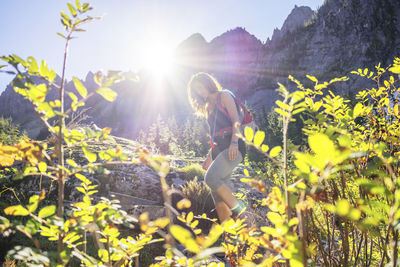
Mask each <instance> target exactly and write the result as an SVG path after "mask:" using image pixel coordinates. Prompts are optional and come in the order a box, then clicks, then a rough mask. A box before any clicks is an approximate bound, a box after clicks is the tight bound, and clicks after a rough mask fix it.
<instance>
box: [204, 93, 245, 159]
mask: <svg viewBox="0 0 400 267" xmlns="http://www.w3.org/2000/svg"><path fill="white" fill-rule="evenodd" d="M224 90H225V89H224ZM220 92H221V91H220ZM220 92H218V96H217V99H218V97H221V94H220ZM217 109H218V106H217V103H215V107H214V110H213V111H212V112H211V114H210V115H209V116H208V118H207V122H208V125H209V126H210V136H212V134H213V128H214V121H215V131H214V133H216V132H218V131H219V130H221V129H222V128H226V127H229V126H232V122H231V119H230V118H229V117H227V116H226V115H225V114H224V113H223V112H222V111H221V110H218V112H217ZM231 138H232V131H226V132H224V133H223V136H214V141H215V142H216V143H217V145H216V148H215V149H216V152H214V151H213V153H212V159H213V160H214V159H215V158H216V157H217V155H218V154H219V153H220V152H221V151H222V150H224V149H226V148H228V147H229V145H230V142H231ZM238 145H239V146H238V149H239V151H240V152H241V153H242V156H243V159H244V156H245V154H246V144H245V142H244V141H243V140H242V139H241V138H239V139H238ZM213 150H214V148H213Z"/></svg>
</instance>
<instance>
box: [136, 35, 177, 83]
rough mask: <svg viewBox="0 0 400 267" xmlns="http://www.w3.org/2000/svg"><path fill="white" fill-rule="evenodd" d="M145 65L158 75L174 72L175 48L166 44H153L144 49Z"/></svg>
mask: <svg viewBox="0 0 400 267" xmlns="http://www.w3.org/2000/svg"><path fill="white" fill-rule="evenodd" d="M142 62H143V65H144V67H145V68H146V69H147V70H149V71H150V72H152V73H153V74H154V75H156V76H158V77H162V76H166V75H169V74H171V73H172V71H173V66H174V56H173V50H172V49H171V48H169V47H168V46H166V45H164V44H154V43H153V44H151V45H147V46H146V47H144V49H143V54H142Z"/></svg>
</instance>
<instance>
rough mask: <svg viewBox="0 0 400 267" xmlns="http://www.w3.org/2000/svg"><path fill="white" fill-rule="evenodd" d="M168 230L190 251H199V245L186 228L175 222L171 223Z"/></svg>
mask: <svg viewBox="0 0 400 267" xmlns="http://www.w3.org/2000/svg"><path fill="white" fill-rule="evenodd" d="M170 230H171V234H172V235H173V236H174V237H175V238H176V239H177V240H178V241H179V242H180V243H181V244H182V245H183V246H184V247H185V248H187V249H188V250H189V251H190V252H193V253H198V252H200V246H199V245H198V244H197V243H196V241H195V240H194V239H193V236H192V234H191V233H190V232H189V231H188V230H186V229H185V228H183V227H182V226H179V225H176V224H173V225H171V227H170Z"/></svg>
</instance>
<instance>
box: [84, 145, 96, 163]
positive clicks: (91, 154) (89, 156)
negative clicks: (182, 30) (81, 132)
mask: <svg viewBox="0 0 400 267" xmlns="http://www.w3.org/2000/svg"><path fill="white" fill-rule="evenodd" d="M82 150H83V153H85V156H86V158H87V159H88V161H89V162H95V161H96V159H97V154H96V153H94V152H91V151H90V150H89V149H88V148H87V147H85V146H83V147H82Z"/></svg>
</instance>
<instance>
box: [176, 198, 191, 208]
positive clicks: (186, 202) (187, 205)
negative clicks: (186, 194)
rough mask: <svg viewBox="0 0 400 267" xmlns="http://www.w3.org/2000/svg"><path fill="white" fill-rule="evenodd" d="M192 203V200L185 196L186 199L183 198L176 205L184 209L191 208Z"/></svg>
mask: <svg viewBox="0 0 400 267" xmlns="http://www.w3.org/2000/svg"><path fill="white" fill-rule="evenodd" d="M191 204H192V203H191V202H190V200H189V199H187V198H184V199H181V200H180V201H179V202H178V203H177V204H176V206H177V207H178V209H180V210H182V209H187V208H190V206H191Z"/></svg>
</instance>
